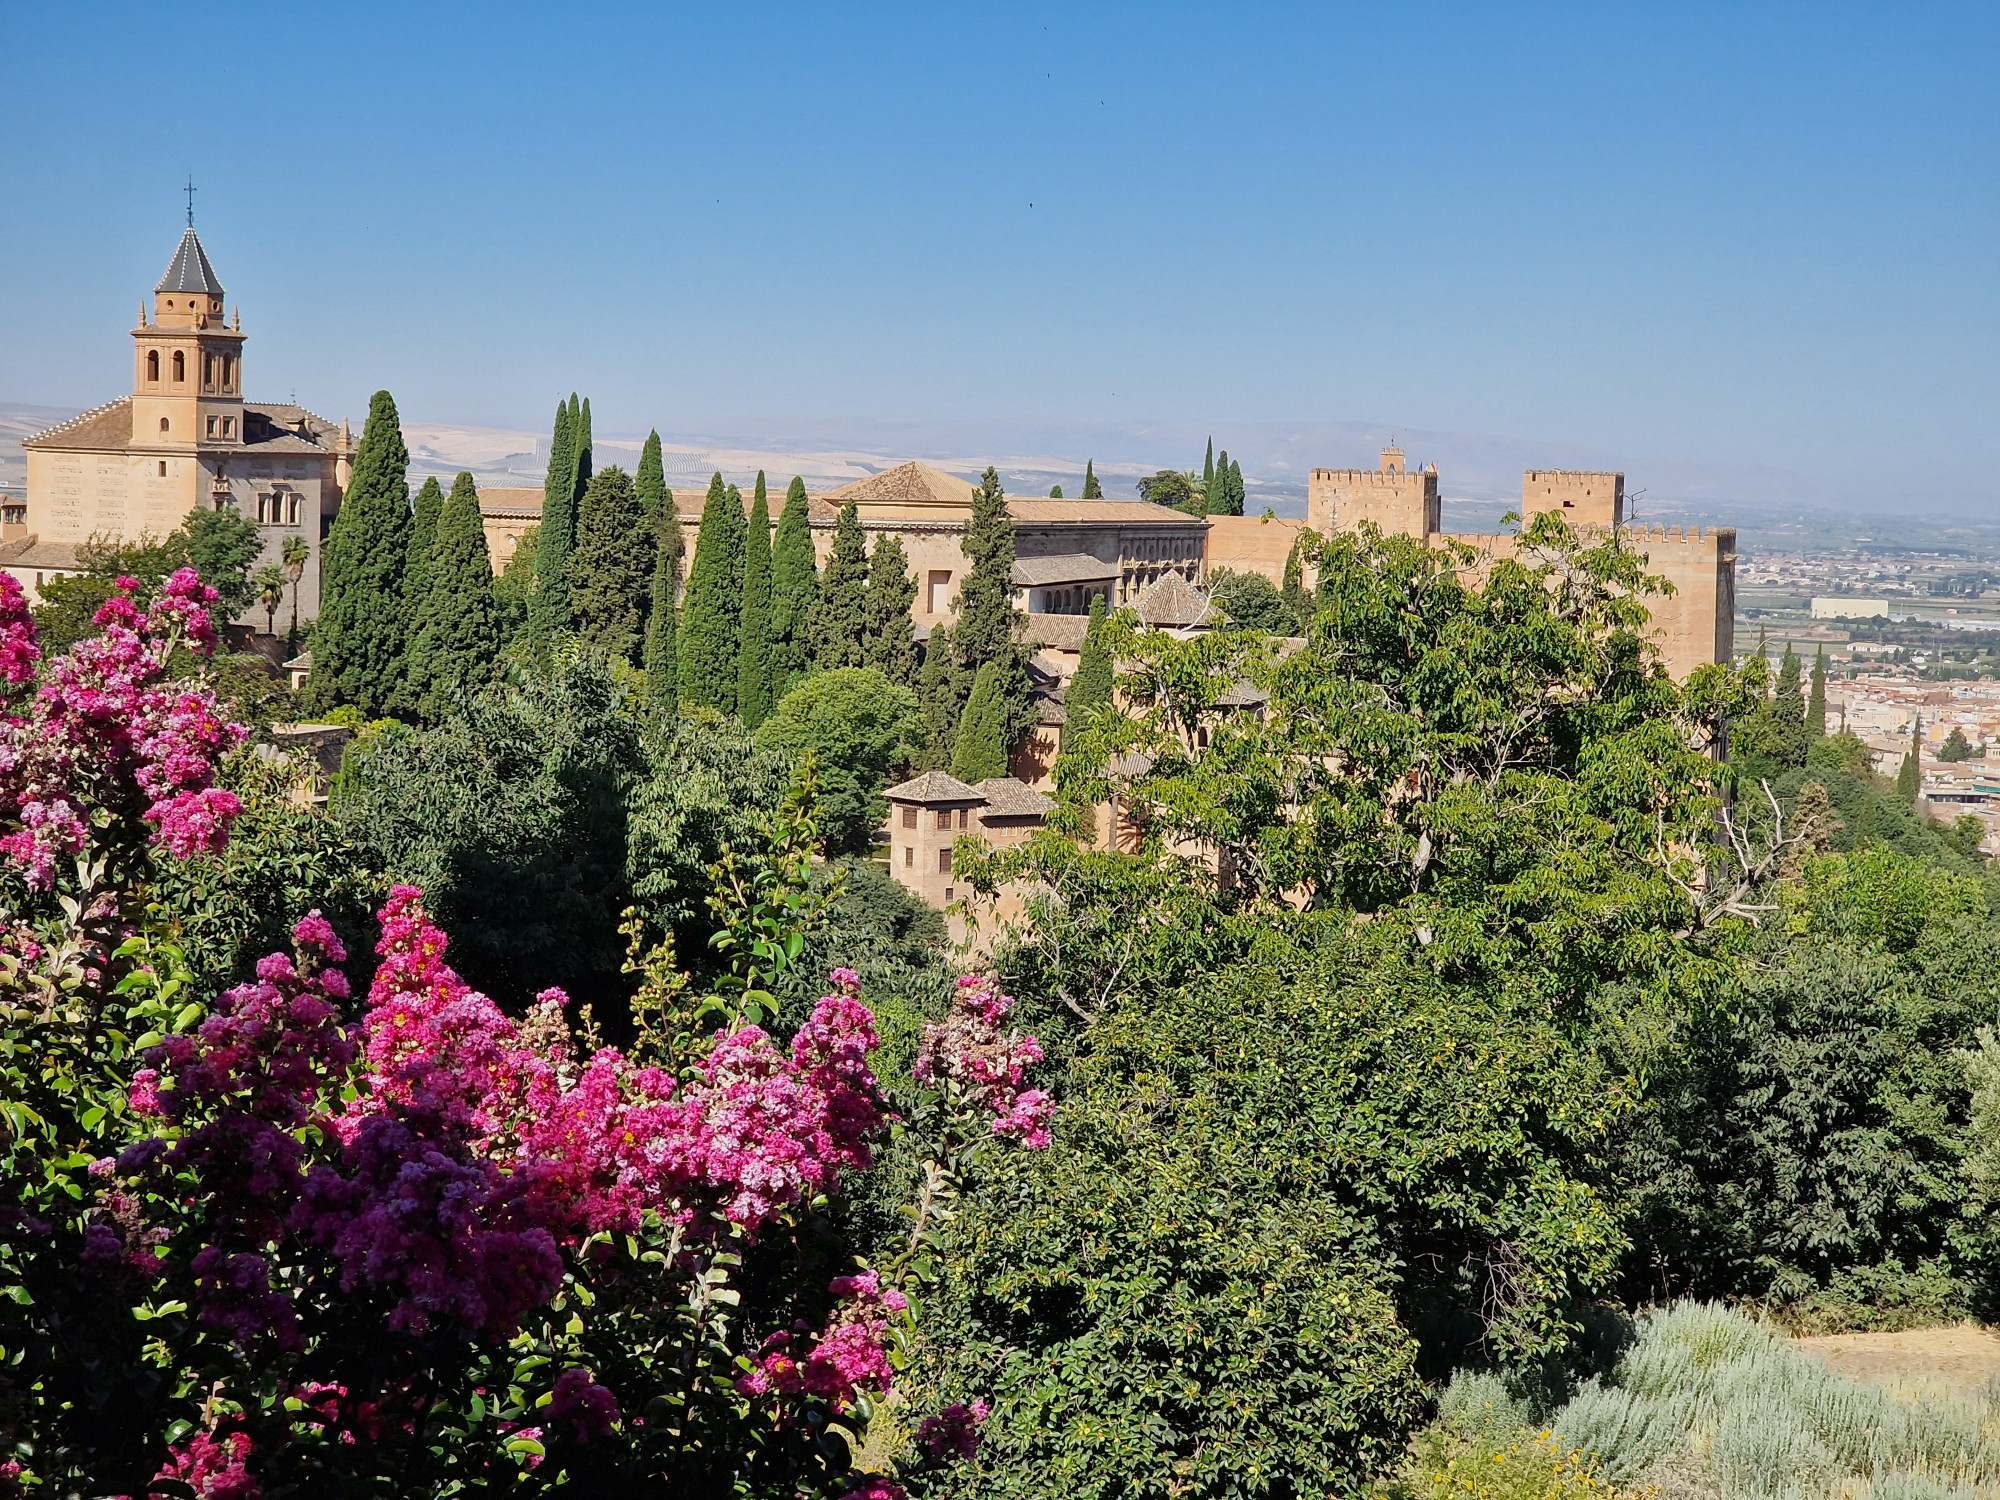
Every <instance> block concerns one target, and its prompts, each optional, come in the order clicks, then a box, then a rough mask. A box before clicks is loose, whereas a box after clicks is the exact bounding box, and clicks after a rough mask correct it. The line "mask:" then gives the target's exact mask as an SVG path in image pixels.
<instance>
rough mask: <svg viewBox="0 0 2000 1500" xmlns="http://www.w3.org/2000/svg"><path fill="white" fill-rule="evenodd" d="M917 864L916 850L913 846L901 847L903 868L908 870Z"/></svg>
mask: <svg viewBox="0 0 2000 1500" xmlns="http://www.w3.org/2000/svg"><path fill="white" fill-rule="evenodd" d="M916 862H917V850H916V846H915V845H913V844H906V845H904V846H903V868H904V869H906V870H907V869H908V868H909V867H910V866H911V865H914V864H915V863H916Z"/></svg>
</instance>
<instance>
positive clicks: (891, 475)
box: [826, 459, 974, 508]
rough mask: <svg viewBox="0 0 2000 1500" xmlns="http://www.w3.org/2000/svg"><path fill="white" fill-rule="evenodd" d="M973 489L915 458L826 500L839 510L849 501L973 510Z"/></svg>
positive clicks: (830, 494)
mask: <svg viewBox="0 0 2000 1500" xmlns="http://www.w3.org/2000/svg"><path fill="white" fill-rule="evenodd" d="M973 488H974V486H973V484H972V482H971V481H970V480H966V479H960V478H959V477H958V476H957V475H956V474H947V473H945V472H944V470H942V469H933V468H932V467H931V466H930V465H929V464H925V463H918V462H917V461H916V460H914V459H912V460H911V461H910V462H909V463H906V464H897V465H896V467H895V468H893V469H884V470H883V471H882V472H881V473H879V474H870V475H869V476H868V477H867V478H866V479H857V480H855V481H854V482H853V483H852V484H844V485H842V486H841V487H840V488H839V489H837V490H829V491H827V493H826V499H827V501H828V502H829V503H830V504H832V505H834V506H835V507H836V508H837V507H839V506H843V505H845V504H846V503H847V502H848V501H849V500H853V501H855V502H857V503H858V504H861V505H951V506H959V505H962V506H966V507H970V506H971V504H972V491H973Z"/></svg>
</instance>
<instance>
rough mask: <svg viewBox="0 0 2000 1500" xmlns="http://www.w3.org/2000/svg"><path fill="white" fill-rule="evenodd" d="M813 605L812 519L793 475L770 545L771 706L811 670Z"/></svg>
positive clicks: (815, 600)
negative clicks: (775, 536)
mask: <svg viewBox="0 0 2000 1500" xmlns="http://www.w3.org/2000/svg"><path fill="white" fill-rule="evenodd" d="M818 602H819V568H818V566H817V565H816V564H815V563H814V561H813V539H812V516H811V513H810V511H809V510H808V509H807V501H806V482H805V481H804V480H803V479H801V478H799V477H798V476H797V475H796V474H794V475H793V476H792V482H791V485H790V486H789V487H788V488H787V489H786V491H785V509H784V511H783V513H782V514H781V515H779V517H778V535H777V539H776V540H775V541H774V542H773V543H772V544H771V701H772V702H773V703H774V704H775V703H776V702H777V701H778V700H779V699H781V698H783V697H784V696H785V694H787V693H789V692H790V691H791V690H792V689H793V688H795V687H797V686H798V685H799V684H800V683H801V682H803V681H804V680H805V677H806V673H807V672H809V671H811V670H812V640H811V629H812V617H813V610H814V608H815V606H816V605H817V604H818Z"/></svg>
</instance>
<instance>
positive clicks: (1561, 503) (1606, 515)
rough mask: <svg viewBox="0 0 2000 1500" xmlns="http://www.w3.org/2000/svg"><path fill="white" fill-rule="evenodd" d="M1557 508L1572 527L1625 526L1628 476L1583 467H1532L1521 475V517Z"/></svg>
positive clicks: (1526, 518) (1527, 518)
mask: <svg viewBox="0 0 2000 1500" xmlns="http://www.w3.org/2000/svg"><path fill="white" fill-rule="evenodd" d="M1551 510H1552V511H1557V512H1559V513H1560V514H1561V516H1562V518H1563V519H1564V520H1565V521H1567V522H1569V523H1570V525H1572V526H1613V527H1616V526H1623V525H1624V524H1625V476H1624V475H1623V474H1611V473H1599V472H1596V471H1589V472H1586V471H1584V470H1580V469H1529V470H1528V471H1527V472H1526V473H1524V474H1523V475H1522V476H1521V519H1522V520H1524V521H1526V520H1532V519H1533V518H1534V517H1536V516H1538V515H1541V514H1542V513H1543V512H1544V511H1551Z"/></svg>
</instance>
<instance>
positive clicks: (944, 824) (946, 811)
mask: <svg viewBox="0 0 2000 1500" xmlns="http://www.w3.org/2000/svg"><path fill="white" fill-rule="evenodd" d="M938 827H940V828H949V827H951V809H950V808H948V807H940V808H939V809H938Z"/></svg>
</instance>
